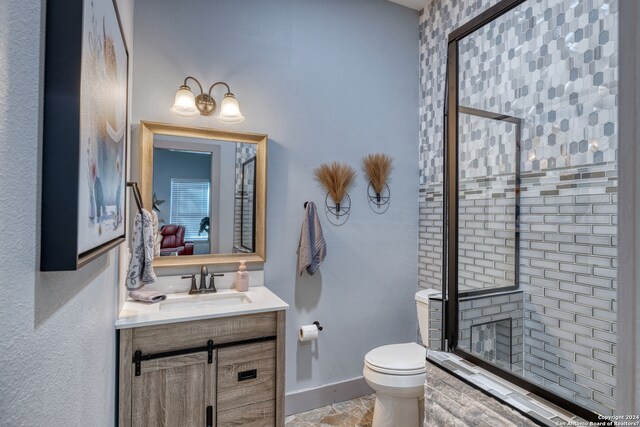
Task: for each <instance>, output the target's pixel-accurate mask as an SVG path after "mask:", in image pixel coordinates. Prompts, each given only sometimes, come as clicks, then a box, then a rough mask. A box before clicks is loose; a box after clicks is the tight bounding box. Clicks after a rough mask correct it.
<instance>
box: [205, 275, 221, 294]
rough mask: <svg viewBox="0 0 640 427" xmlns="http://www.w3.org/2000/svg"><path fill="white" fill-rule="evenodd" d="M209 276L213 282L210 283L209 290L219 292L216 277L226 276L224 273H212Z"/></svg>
mask: <svg viewBox="0 0 640 427" xmlns="http://www.w3.org/2000/svg"><path fill="white" fill-rule="evenodd" d="M209 276H211V281H210V282H209V289H211V291H212V292H218V290H217V289H216V277H221V276H224V273H217V274H216V273H211V274H210V275H209Z"/></svg>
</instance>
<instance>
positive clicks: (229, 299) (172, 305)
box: [160, 292, 253, 311]
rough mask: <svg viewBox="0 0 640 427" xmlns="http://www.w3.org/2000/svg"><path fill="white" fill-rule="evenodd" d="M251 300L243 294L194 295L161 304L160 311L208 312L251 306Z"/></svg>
mask: <svg viewBox="0 0 640 427" xmlns="http://www.w3.org/2000/svg"><path fill="white" fill-rule="evenodd" d="M252 302H253V301H251V298H249V297H248V296H247V295H246V294H241V293H235V292H234V293H224V294H208V295H192V296H189V297H186V298H180V299H169V300H166V301H163V302H161V303H160V311H178V310H206V309H212V308H220V307H230V306H237V305H242V304H251V303H252Z"/></svg>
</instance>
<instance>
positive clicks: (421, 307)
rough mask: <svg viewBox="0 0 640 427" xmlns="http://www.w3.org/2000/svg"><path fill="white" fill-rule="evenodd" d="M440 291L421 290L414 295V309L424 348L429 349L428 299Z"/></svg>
mask: <svg viewBox="0 0 640 427" xmlns="http://www.w3.org/2000/svg"><path fill="white" fill-rule="evenodd" d="M435 294H440V291H437V290H435V289H423V290H421V291H418V292H417V293H416V308H417V311H418V327H419V328H420V338H421V339H422V344H423V345H424V346H425V347H429V298H430V297H432V296H433V295H435Z"/></svg>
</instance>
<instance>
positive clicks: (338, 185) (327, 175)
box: [313, 162, 356, 212]
mask: <svg viewBox="0 0 640 427" xmlns="http://www.w3.org/2000/svg"><path fill="white" fill-rule="evenodd" d="M313 174H314V175H315V178H316V181H318V182H319V183H320V184H321V185H322V186H323V187H324V188H325V189H326V190H327V192H328V193H329V196H330V197H331V198H332V199H333V201H334V202H335V204H336V211H338V212H339V211H340V201H341V200H342V199H343V198H344V196H345V194H347V191H348V190H349V187H351V185H353V182H354V181H355V178H356V171H355V170H354V169H353V168H352V167H351V166H349V165H347V164H345V163H339V162H331V163H324V164H322V165H320V166H319V167H318V168H316V169H315V170H314V171H313Z"/></svg>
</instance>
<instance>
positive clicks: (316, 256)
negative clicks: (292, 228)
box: [298, 202, 327, 276]
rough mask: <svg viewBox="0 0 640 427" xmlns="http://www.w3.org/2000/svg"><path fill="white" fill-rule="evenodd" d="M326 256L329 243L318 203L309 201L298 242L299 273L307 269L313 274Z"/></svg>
mask: <svg viewBox="0 0 640 427" xmlns="http://www.w3.org/2000/svg"><path fill="white" fill-rule="evenodd" d="M326 256H327V244H326V242H325V241H324V235H323V234H322V226H321V225H320V219H319V218H318V211H317V209H316V205H315V204H314V203H313V202H307V207H306V209H305V215H304V222H303V223H302V230H301V231H300V242H299V243H298V274H299V275H300V276H302V273H303V272H304V270H305V269H306V270H307V273H309V274H310V275H313V274H314V273H315V272H316V271H318V268H320V264H322V262H323V261H324V258H325V257H326Z"/></svg>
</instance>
